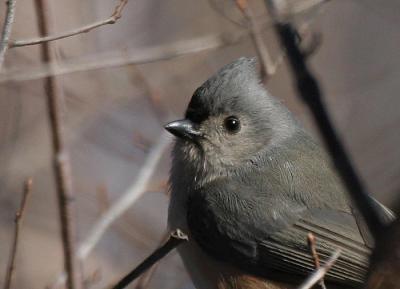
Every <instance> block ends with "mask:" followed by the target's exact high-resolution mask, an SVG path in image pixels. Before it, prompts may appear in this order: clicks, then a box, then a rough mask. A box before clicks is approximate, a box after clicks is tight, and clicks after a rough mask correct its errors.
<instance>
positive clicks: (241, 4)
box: [236, 0, 281, 81]
mask: <svg viewBox="0 0 400 289" xmlns="http://www.w3.org/2000/svg"><path fill="white" fill-rule="evenodd" d="M236 6H237V7H238V8H239V10H240V11H241V12H242V14H243V16H244V17H245V19H246V20H247V22H248V23H249V26H250V27H249V29H250V33H251V37H252V39H253V42H254V46H255V48H256V51H257V54H258V57H259V59H260V63H261V77H262V79H264V81H266V80H267V79H268V77H269V76H271V75H273V74H275V72H276V69H277V67H278V66H279V64H280V62H281V61H279V63H277V64H275V63H274V62H273V60H272V57H271V55H270V53H269V51H268V48H267V46H266V45H265V43H264V40H263V38H262V35H261V28H260V25H259V24H258V23H257V21H256V19H255V17H254V15H253V11H252V10H251V8H250V7H249V4H248V2H247V0H236Z"/></svg>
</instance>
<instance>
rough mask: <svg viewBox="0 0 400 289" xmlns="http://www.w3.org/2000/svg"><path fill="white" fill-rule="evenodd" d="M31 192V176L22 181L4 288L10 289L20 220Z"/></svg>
mask: <svg viewBox="0 0 400 289" xmlns="http://www.w3.org/2000/svg"><path fill="white" fill-rule="evenodd" d="M31 192H32V178H28V179H27V180H26V181H25V183H24V192H23V195H22V199H21V204H20V206H19V209H18V211H17V213H16V214H15V219H14V222H15V230H14V239H13V242H12V247H11V254H10V261H9V263H8V267H7V273H6V278H5V282H4V289H10V288H11V283H12V280H13V277H14V270H15V257H16V255H17V250H18V239H19V231H20V227H21V225H22V220H23V218H24V212H25V208H26V203H27V201H28V197H29V195H30V194H31Z"/></svg>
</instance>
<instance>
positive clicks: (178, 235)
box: [113, 229, 189, 289]
mask: <svg viewBox="0 0 400 289" xmlns="http://www.w3.org/2000/svg"><path fill="white" fill-rule="evenodd" d="M187 241H189V238H188V236H187V235H186V234H184V233H183V232H182V231H181V230H179V229H176V230H175V231H173V232H172V233H171V234H170V237H169V238H168V240H167V242H165V244H164V245H163V246H161V247H160V248H158V249H157V250H155V251H154V252H153V253H152V254H151V255H150V256H149V257H147V258H146V259H145V260H144V261H143V262H142V263H140V264H139V266H137V267H136V268H135V269H133V270H132V271H131V272H130V273H129V274H127V275H126V276H125V277H124V278H122V279H121V280H120V281H119V282H118V283H117V284H116V285H115V286H114V287H113V289H123V288H125V287H126V286H127V285H129V284H130V283H131V282H132V281H134V280H135V279H136V278H137V277H139V276H140V275H141V274H143V273H144V272H146V271H147V270H148V269H149V268H150V267H151V266H153V265H154V264H156V263H157V262H158V261H159V260H161V259H162V258H164V257H165V255H167V254H168V253H169V252H170V251H171V250H173V249H175V248H176V247H178V246H179V245H180V244H182V243H183V242H187Z"/></svg>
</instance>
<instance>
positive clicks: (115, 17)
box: [10, 0, 128, 48]
mask: <svg viewBox="0 0 400 289" xmlns="http://www.w3.org/2000/svg"><path fill="white" fill-rule="evenodd" d="M127 3H128V0H119V3H118V5H117V6H116V7H115V8H114V12H113V13H112V14H111V16H110V17H108V18H107V19H104V20H101V21H97V22H94V23H92V24H88V25H85V26H82V27H79V28H76V29H73V30H71V31H66V32H63V33H59V34H55V35H49V36H44V37H39V38H33V39H26V40H15V41H13V42H11V43H10V48H14V47H21V46H28V45H36V44H40V43H43V42H49V41H54V40H59V39H63V38H67V37H71V36H75V35H78V34H82V33H87V32H89V31H91V30H93V29H96V28H98V27H100V26H104V25H108V24H115V23H116V22H117V21H118V19H120V18H121V16H122V10H123V9H124V7H125V5H126V4H127Z"/></svg>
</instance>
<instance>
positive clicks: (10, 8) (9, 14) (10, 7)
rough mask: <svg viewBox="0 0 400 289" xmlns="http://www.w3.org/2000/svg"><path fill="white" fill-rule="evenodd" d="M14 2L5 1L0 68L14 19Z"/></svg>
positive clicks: (0, 44)
mask: <svg viewBox="0 0 400 289" xmlns="http://www.w3.org/2000/svg"><path fill="white" fill-rule="evenodd" d="M16 3H17V1H16V0H7V1H6V5H7V10H6V17H5V19H4V24H3V29H2V31H1V38H0V70H1V68H2V67H3V62H4V57H5V54H6V52H7V49H8V47H9V41H10V35H11V31H12V26H13V24H14V19H15V6H16Z"/></svg>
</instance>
